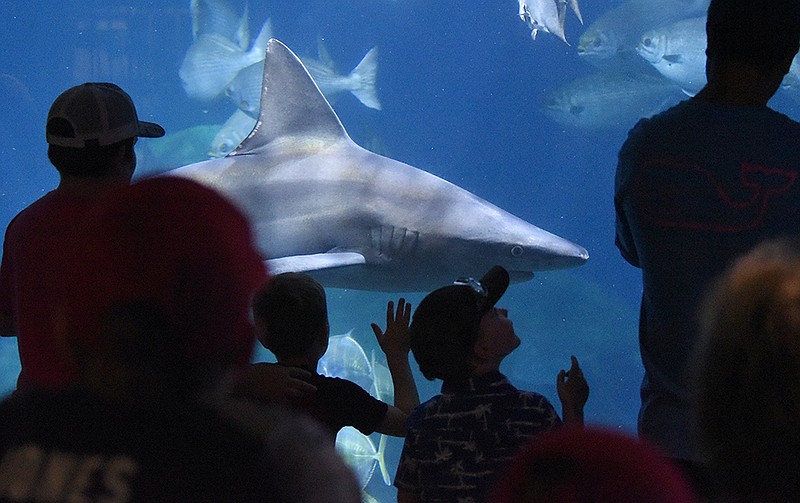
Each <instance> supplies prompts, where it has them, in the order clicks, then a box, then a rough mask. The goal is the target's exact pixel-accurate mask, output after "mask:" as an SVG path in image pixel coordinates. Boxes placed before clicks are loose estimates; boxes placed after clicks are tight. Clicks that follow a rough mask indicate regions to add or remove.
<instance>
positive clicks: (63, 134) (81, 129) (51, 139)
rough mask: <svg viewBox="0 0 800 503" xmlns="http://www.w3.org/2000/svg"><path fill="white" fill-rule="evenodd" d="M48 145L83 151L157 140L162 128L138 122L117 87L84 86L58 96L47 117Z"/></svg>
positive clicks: (132, 107)
mask: <svg viewBox="0 0 800 503" xmlns="http://www.w3.org/2000/svg"><path fill="white" fill-rule="evenodd" d="M46 133H47V143H49V144H50V145H58V146H61V147H72V148H84V147H89V146H103V145H111V144H112V143H116V142H118V141H122V140H125V139H128V138H133V137H137V136H140V137H145V138H159V137H161V136H164V128H162V127H161V126H159V125H158V124H155V123H153V122H144V121H140V120H139V117H138V115H137V114H136V108H135V107H134V106H133V100H131V97H130V96H128V93H126V92H125V91H123V90H122V89H121V88H120V87H119V86H117V85H116V84H111V83H107V82H87V83H85V84H81V85H79V86H75V87H71V88H69V89H67V90H66V91H64V92H63V93H61V95H59V97H58V98H56V100H55V101H54V102H53V105H52V106H51V107H50V112H49V113H48V114H47V128H46Z"/></svg>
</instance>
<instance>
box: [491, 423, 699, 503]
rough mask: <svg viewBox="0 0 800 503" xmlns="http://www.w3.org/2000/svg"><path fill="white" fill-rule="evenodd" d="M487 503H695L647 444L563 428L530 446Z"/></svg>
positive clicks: (594, 431) (679, 476)
mask: <svg viewBox="0 0 800 503" xmlns="http://www.w3.org/2000/svg"><path fill="white" fill-rule="evenodd" d="M487 501H488V503H694V502H695V501H698V500H697V498H696V497H695V495H694V493H693V492H692V488H691V486H690V485H689V482H688V481H687V480H686V479H685V478H684V476H683V473H682V472H681V471H680V470H679V469H678V468H677V467H675V466H673V465H672V464H671V463H670V462H669V460H667V459H666V458H664V456H663V454H662V453H660V452H659V451H658V450H657V449H655V448H654V447H653V446H652V445H650V444H649V442H647V441H646V440H644V439H636V438H631V437H629V436H628V435H627V434H625V433H621V432H618V431H612V430H606V429H603V428H599V427H587V428H586V429H581V428H560V429H557V430H552V431H546V432H543V433H541V434H540V435H537V436H536V437H535V438H534V439H533V440H531V441H530V442H528V443H527V444H526V445H525V446H524V447H523V448H522V449H521V450H520V453H519V454H518V455H517V456H515V458H514V459H513V460H512V461H511V462H510V463H509V464H508V465H507V466H506V467H504V469H503V472H502V477H501V479H500V480H499V482H498V483H497V485H496V486H495V487H494V488H493V490H492V496H491V497H490V498H489V499H488V500H487Z"/></svg>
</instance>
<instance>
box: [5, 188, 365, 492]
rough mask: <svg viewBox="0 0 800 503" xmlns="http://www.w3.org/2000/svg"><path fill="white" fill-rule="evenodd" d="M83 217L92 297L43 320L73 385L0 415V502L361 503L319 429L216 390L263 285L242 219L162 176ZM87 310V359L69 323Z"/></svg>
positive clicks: (249, 343) (233, 369)
mask: <svg viewBox="0 0 800 503" xmlns="http://www.w3.org/2000/svg"><path fill="white" fill-rule="evenodd" d="M97 211H98V213H97V215H96V216H95V217H93V218H89V220H88V223H87V225H90V226H91V228H92V229H94V233H93V234H91V235H93V236H94V238H93V239H91V240H89V241H87V242H86V246H87V250H91V251H87V253H90V257H91V258H92V260H93V264H94V269H93V270H92V271H85V273H86V274H88V275H90V276H92V278H93V280H94V284H95V288H96V289H97V291H98V294H97V295H96V296H93V297H91V298H85V299H82V301H81V310H80V311H76V316H75V317H72V318H65V317H61V318H57V319H56V320H55V324H56V327H57V332H59V333H60V340H61V341H62V342H63V343H64V344H65V348H64V349H65V350H66V351H70V352H72V354H73V355H74V359H75V361H76V362H77V367H78V372H77V377H76V379H75V381H74V383H73V384H72V385H71V386H69V387H67V388H65V389H62V390H56V391H50V390H41V389H31V390H29V391H27V392H26V393H19V394H16V395H13V396H12V397H10V398H8V399H7V400H5V401H4V402H2V404H0V424H2V427H0V501H9V502H10V501H58V502H67V501H87V502H101V501H135V502H148V503H151V502H156V501H157V502H185V501H208V502H225V501H227V502H231V503H233V502H246V501H251V502H264V501H275V502H295V501H306V502H319V501H328V502H337V503H338V502H340V501H347V502H353V503H355V502H358V501H360V491H359V487H358V485H357V483H356V481H355V478H354V477H353V474H352V473H351V472H350V471H349V470H348V469H347V467H346V466H345V465H344V463H343V462H342V460H341V459H340V458H339V457H338V456H337V454H336V453H335V450H334V448H333V446H332V445H330V444H329V443H328V442H326V440H325V433H324V432H323V431H322V429H321V428H320V427H318V426H317V425H316V424H314V423H312V422H311V421H310V420H308V419H305V418H303V417H301V416H298V415H295V414H289V413H288V412H286V411H282V410H279V409H276V408H267V407H260V406H256V405H255V404H253V403H252V402H247V401H242V400H235V399H231V398H230V397H229V395H228V393H227V391H228V389H229V384H230V383H231V381H232V380H233V379H234V378H235V377H236V376H237V374H239V373H240V372H242V371H243V370H244V369H246V368H247V367H248V366H249V362H250V357H251V354H252V351H253V346H254V343H255V334H254V329H253V326H252V323H251V321H250V302H251V299H252V296H253V294H254V293H255V291H256V289H257V288H258V287H260V286H261V285H262V284H263V282H264V281H265V280H266V273H265V270H264V265H263V262H262V260H261V257H260V256H259V254H258V252H257V251H256V250H255V248H254V246H253V243H252V235H251V232H250V228H249V223H248V222H247V220H246V219H245V217H244V216H243V215H242V214H241V213H240V212H239V211H238V210H237V209H236V208H235V207H234V206H233V205H232V204H231V203H230V202H228V201H227V200H225V199H224V198H223V197H222V196H220V195H218V194H217V193H216V192H214V191H212V190H211V189H208V188H205V187H203V186H200V185H199V184H197V183H196V182H192V181H189V180H184V179H180V178H173V177H164V178H154V179H149V180H143V181H140V182H137V183H135V184H133V185H130V186H126V187H122V188H119V189H115V190H113V191H110V192H109V193H108V194H107V195H106V196H104V197H103V198H101V200H100V201H99V202H98V210H97ZM91 313H97V316H96V318H97V319H98V320H99V325H98V327H96V330H95V333H96V334H97V338H96V340H94V341H93V342H92V344H91V346H89V347H87V346H86V345H85V343H84V340H83V338H81V337H79V335H80V334H79V333H76V330H81V329H83V328H84V326H85V323H82V322H80V323H79V322H76V320H83V319H84V318H82V316H86V315H90V314H91ZM76 335H78V337H76Z"/></svg>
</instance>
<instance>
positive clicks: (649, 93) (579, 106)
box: [544, 71, 685, 129]
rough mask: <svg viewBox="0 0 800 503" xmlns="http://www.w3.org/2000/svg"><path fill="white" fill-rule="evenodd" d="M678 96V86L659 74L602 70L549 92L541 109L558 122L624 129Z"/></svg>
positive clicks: (679, 92) (682, 95) (679, 94)
mask: <svg viewBox="0 0 800 503" xmlns="http://www.w3.org/2000/svg"><path fill="white" fill-rule="evenodd" d="M681 98H685V95H684V94H683V93H682V92H681V90H680V87H679V86H677V85H676V84H674V83H672V82H670V81H669V80H667V79H665V78H664V77H662V76H661V75H650V74H630V73H624V72H613V71H605V72H596V73H592V74H589V75H586V76H583V77H580V78H578V79H575V80H573V81H572V82H569V83H568V84H566V85H564V86H562V87H560V88H559V89H557V90H556V91H553V92H552V93H550V94H549V95H548V96H547V97H546V99H545V102H544V112H545V114H546V115H547V116H548V117H550V118H551V119H553V120H554V121H556V122H558V123H559V124H563V125H567V126H571V127H576V128H580V129H610V128H621V129H628V128H630V127H631V126H633V124H634V123H635V122H636V121H637V120H638V119H640V118H642V117H649V116H650V115H653V114H654V113H657V112H659V111H661V110H664V109H665V108H667V107H668V106H670V105H671V104H674V103H677V102H678V101H679V100H680V99H681Z"/></svg>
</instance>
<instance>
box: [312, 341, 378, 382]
mask: <svg viewBox="0 0 800 503" xmlns="http://www.w3.org/2000/svg"><path fill="white" fill-rule="evenodd" d="M317 371H318V372H320V373H321V374H322V375H325V376H328V377H341V378H342V379H347V380H348V381H352V382H354V383H356V384H358V385H359V386H361V388H362V389H364V390H366V391H369V390H371V389H372V385H373V377H372V365H371V364H370V361H369V359H368V358H367V354H366V353H365V352H364V348H363V347H361V344H359V343H358V341H357V340H355V339H354V338H353V335H352V330H351V331H350V332H348V333H346V334H343V335H334V336H332V337H329V338H328V349H327V350H326V351H325V354H323V355H322V358H320V359H319V362H318V363H317Z"/></svg>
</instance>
